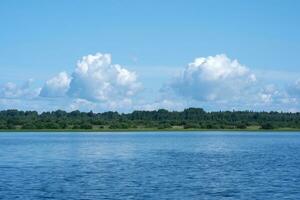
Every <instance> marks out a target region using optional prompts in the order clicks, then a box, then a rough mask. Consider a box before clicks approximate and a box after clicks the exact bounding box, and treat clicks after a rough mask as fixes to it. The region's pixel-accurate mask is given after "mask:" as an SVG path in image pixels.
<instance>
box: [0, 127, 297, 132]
mask: <svg viewBox="0 0 300 200" xmlns="http://www.w3.org/2000/svg"><path fill="white" fill-rule="evenodd" d="M197 131H198V132H218V131H226V132H236V131H239V132H300V129H291V128H280V129H259V128H257V129H253V128H251V129H178V128H173V129H172V128H169V129H155V128H153V129H151V128H141V129H138V128H136V129H6V130H5V129H2V130H0V133H1V132H197Z"/></svg>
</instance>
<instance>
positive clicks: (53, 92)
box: [40, 72, 71, 97]
mask: <svg viewBox="0 0 300 200" xmlns="http://www.w3.org/2000/svg"><path fill="white" fill-rule="evenodd" d="M70 82H71V78H70V77H69V75H68V74H67V73H66V72H61V73H59V74H58V75H57V76H55V77H53V78H51V79H50V80H48V81H47V82H46V83H45V85H44V86H43V88H42V90H41V93H40V96H41V97H62V96H65V94H66V92H67V91H68V90H69V86H70Z"/></svg>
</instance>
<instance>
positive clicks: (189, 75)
mask: <svg viewBox="0 0 300 200" xmlns="http://www.w3.org/2000/svg"><path fill="white" fill-rule="evenodd" d="M255 82H256V76H255V75H254V74H253V73H252V72H251V71H250V70H249V69H248V68H247V67H246V66H243V65H241V64H240V63H239V62H238V61H237V60H231V59H230V58H228V57H227V56H226V55H225V54H220V55H216V56H209V57H207V58H203V57H201V58H196V59H195V60H194V62H192V63H190V64H189V65H188V66H187V67H186V68H185V69H184V70H183V72H182V73H181V74H180V75H179V76H177V77H176V78H175V79H174V80H173V81H172V82H171V84H170V87H171V89H172V90H173V91H175V93H176V94H178V95H181V96H185V97H190V98H192V99H195V100H200V101H216V100H232V99H240V98H241V96H242V95H243V94H244V93H247V92H248V88H249V87H251V86H252V85H253V84H254V83H255Z"/></svg>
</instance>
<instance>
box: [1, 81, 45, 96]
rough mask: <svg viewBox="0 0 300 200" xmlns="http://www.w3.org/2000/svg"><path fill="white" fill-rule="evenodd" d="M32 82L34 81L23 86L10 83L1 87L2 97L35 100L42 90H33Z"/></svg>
mask: <svg viewBox="0 0 300 200" xmlns="http://www.w3.org/2000/svg"><path fill="white" fill-rule="evenodd" d="M32 82H33V80H31V79H30V80H28V81H26V82H25V83H23V84H21V85H17V84H16V83H12V82H8V83H6V84H4V85H3V86H1V88H0V97H1V98H7V99H17V98H34V97H36V96H38V94H39V92H40V88H33V87H32Z"/></svg>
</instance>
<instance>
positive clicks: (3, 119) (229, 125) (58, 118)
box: [0, 108, 300, 130]
mask: <svg viewBox="0 0 300 200" xmlns="http://www.w3.org/2000/svg"><path fill="white" fill-rule="evenodd" d="M251 126H252V127H261V129H274V128H294V129H300V113H283V112H252V111H222V112H221V111H219V112H205V111H204V110H203V109H201V108H188V109H185V110H184V111H181V112H178V111H167V110H165V109H159V110H157V111H134V112H132V113H128V114H119V113H117V112H111V111H110V112H104V113H93V112H92V111H90V112H80V111H78V110H77V111H72V112H65V111H62V110H57V111H53V112H43V113H40V114H39V113H37V112H36V111H18V110H4V111H0V129H2V130H5V129H41V130H42V129H93V128H96V129H105V128H110V129H134V128H150V129H151V128H153V129H171V128H184V129H212V130H214V129H246V128H248V127H251Z"/></svg>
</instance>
